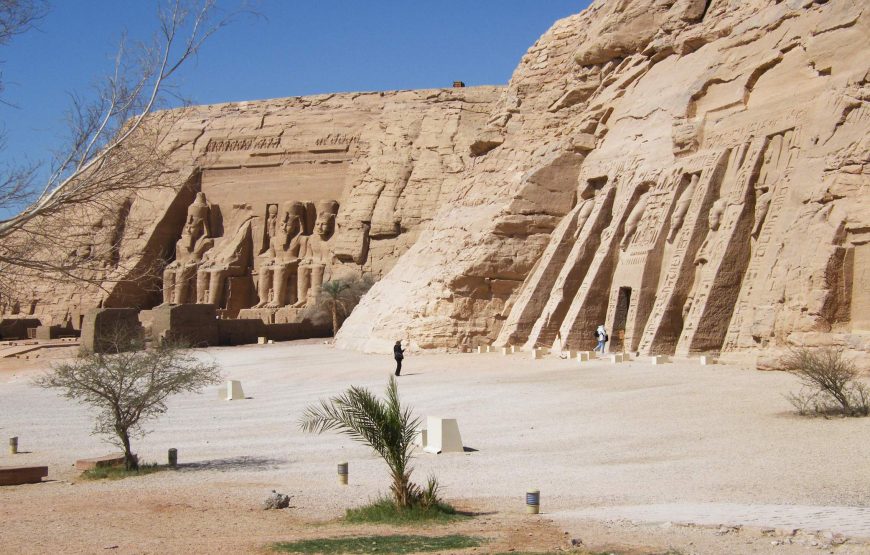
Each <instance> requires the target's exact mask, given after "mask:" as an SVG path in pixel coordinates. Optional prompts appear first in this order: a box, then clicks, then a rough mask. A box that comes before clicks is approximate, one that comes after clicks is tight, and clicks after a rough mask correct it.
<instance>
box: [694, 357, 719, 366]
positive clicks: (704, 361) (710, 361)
mask: <svg viewBox="0 0 870 555" xmlns="http://www.w3.org/2000/svg"><path fill="white" fill-rule="evenodd" d="M698 362H700V363H701V366H709V365H710V364H716V359H715V358H713V357H711V356H701V357H699V358H698Z"/></svg>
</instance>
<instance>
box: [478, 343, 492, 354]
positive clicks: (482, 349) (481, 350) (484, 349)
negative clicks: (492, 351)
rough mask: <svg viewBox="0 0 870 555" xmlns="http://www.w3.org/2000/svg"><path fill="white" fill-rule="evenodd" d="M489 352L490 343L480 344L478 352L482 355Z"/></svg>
mask: <svg viewBox="0 0 870 555" xmlns="http://www.w3.org/2000/svg"><path fill="white" fill-rule="evenodd" d="M488 352H489V345H478V346H477V354H479V355H482V354H484V353H488Z"/></svg>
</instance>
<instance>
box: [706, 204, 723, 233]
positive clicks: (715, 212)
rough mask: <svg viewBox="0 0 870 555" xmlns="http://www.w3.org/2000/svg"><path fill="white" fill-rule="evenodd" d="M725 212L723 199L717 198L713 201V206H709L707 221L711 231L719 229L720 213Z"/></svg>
mask: <svg viewBox="0 0 870 555" xmlns="http://www.w3.org/2000/svg"><path fill="white" fill-rule="evenodd" d="M724 213H725V200H724V199H721V198H720V199H717V200H716V202H714V203H713V206H712V207H711V208H710V216H709V218H708V220H707V222H708V223H709V225H710V229H711V230H712V231H716V230H717V229H719V225H720V224H721V223H722V215H723V214H724Z"/></svg>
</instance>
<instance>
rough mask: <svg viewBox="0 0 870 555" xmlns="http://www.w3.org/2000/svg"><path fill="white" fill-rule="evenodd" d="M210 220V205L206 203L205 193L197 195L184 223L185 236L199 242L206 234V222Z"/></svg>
mask: <svg viewBox="0 0 870 555" xmlns="http://www.w3.org/2000/svg"><path fill="white" fill-rule="evenodd" d="M207 219H208V203H207V202H206V201H205V193H202V192H200V193H197V194H196V198H195V199H194V200H193V203H191V205H190V206H188V207H187V220H186V221H185V222H184V232H183V233H184V234H185V235H189V236H191V237H192V238H193V240H194V241H195V240H197V239H199V238H200V236H202V235H204V234H205V230H206V228H205V225H204V224H205V222H206V221H207Z"/></svg>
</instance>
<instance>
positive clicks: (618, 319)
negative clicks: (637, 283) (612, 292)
mask: <svg viewBox="0 0 870 555" xmlns="http://www.w3.org/2000/svg"><path fill="white" fill-rule="evenodd" d="M629 303H631V287H620V288H619V293H617V298H616V313H615V315H614V318H613V330H612V331H613V333H611V334H610V351H611V352H617V351H623V350H624V348H625V323H626V322H627V321H628V307H629Z"/></svg>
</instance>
